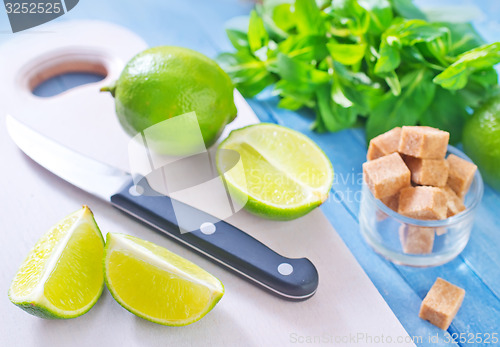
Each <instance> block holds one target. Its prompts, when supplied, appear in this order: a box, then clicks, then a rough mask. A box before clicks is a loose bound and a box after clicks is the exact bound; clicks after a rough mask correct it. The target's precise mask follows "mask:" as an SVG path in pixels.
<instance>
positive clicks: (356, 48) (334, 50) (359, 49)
mask: <svg viewBox="0 0 500 347" xmlns="http://www.w3.org/2000/svg"><path fill="white" fill-rule="evenodd" d="M326 46H327V47H328V51H329V52H330V55H331V56H332V58H333V59H334V60H335V61H338V62H339V63H341V64H344V65H354V64H357V63H359V62H360V61H361V60H362V59H363V57H364V56H365V52H366V43H359V44H344V43H336V42H329V43H327V44H326Z"/></svg>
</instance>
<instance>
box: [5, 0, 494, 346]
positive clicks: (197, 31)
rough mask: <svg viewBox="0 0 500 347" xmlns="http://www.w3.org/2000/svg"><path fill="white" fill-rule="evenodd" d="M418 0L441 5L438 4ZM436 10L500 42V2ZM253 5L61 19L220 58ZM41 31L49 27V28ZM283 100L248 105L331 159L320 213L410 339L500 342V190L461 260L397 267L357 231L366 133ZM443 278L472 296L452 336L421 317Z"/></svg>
mask: <svg viewBox="0 0 500 347" xmlns="http://www.w3.org/2000/svg"><path fill="white" fill-rule="evenodd" d="M417 2H418V3H421V4H422V5H424V6H436V4H434V3H435V1H434V2H433V1H428V0H421V1H417ZM438 5H439V6H446V5H454V6H457V5H460V6H462V9H463V10H462V11H458V12H457V13H460V16H461V17H465V18H473V19H475V24H476V27H477V28H478V29H479V31H480V32H481V33H482V34H483V35H484V36H485V38H486V39H487V40H488V41H500V22H499V18H500V1H498V0H490V1H486V0H484V1H472V0H471V1H466V0H464V1H451V0H450V1H440V2H439V4H438ZM252 6H253V3H252V2H250V1H249V0H217V1H204V0H189V1H187V0H186V1H174V0H170V1H163V2H160V1H153V0H142V1H140V2H139V1H138V2H124V1H118V0H107V1H97V0H82V1H80V3H79V4H78V6H77V7H76V8H75V9H73V10H72V11H71V12H70V13H68V14H67V15H65V16H64V17H62V18H60V19H58V20H69V19H101V20H106V21H110V22H114V23H117V24H119V25H122V26H125V27H128V28H129V29H131V30H132V31H134V32H136V33H137V34H139V35H140V36H142V37H143V38H144V39H145V40H146V41H147V42H148V44H149V45H151V46H155V45H165V44H168V45H179V46H185V47H189V48H192V49H195V50H198V51H200V52H202V53H204V54H206V55H208V56H211V57H214V56H215V55H216V54H217V52H220V51H223V50H229V49H231V47H230V45H229V42H228V40H227V39H226V36H225V32H224V23H225V22H226V21H227V20H229V19H230V18H232V17H234V16H238V15H246V14H248V13H249V11H250V9H251V8H252ZM463 6H466V7H465V8H464V7H463ZM38 30H43V26H42V27H40V28H38ZM9 31H10V27H9V25H8V22H7V16H6V15H5V13H4V12H3V11H0V43H1V42H2V41H4V40H8V39H10V38H12V34H11V33H9ZM18 35H22V34H18ZM86 81H87V82H88V81H92V77H91V78H90V79H89V78H88V77H87V78H85V77H82V76H80V77H78V78H75V76H71V75H69V76H63V77H59V78H57V79H54V80H52V81H51V82H50V83H47V84H46V85H45V86H44V87H43V88H41V89H40V90H39V91H38V92H39V93H40V94H41V95H43V94H44V93H45V94H54V93H56V92H58V91H62V90H65V89H68V88H70V87H72V86H74V85H75V84H81V83H82V82H86ZM277 101H278V100H277V99H276V98H274V97H272V96H270V94H269V93H265V92H264V93H262V94H261V95H259V96H258V97H257V98H255V99H251V100H248V102H249V103H250V105H251V106H252V108H253V109H254V110H255V112H256V114H257V115H258V117H259V118H260V119H261V121H263V122H272V123H277V124H281V125H285V126H288V127H291V128H293V129H296V130H298V131H300V132H302V133H304V134H306V135H307V136H309V137H310V138H312V139H313V140H314V141H316V143H318V144H319V145H320V146H321V148H322V149H323V150H324V151H325V153H327V155H328V156H329V157H330V159H331V161H332V163H333V166H334V169H335V173H336V176H337V178H338V179H336V180H335V182H334V185H333V188H332V192H331V197H330V199H329V200H328V201H327V202H326V203H325V204H324V205H323V206H322V207H321V208H322V210H323V212H324V213H325V214H326V216H327V217H328V219H329V220H330V222H331V223H332V225H333V226H334V228H335V229H336V230H337V232H338V233H339V234H340V236H341V237H342V239H343V240H344V242H345V243H346V244H347V246H348V247H349V248H350V250H351V252H352V253H353V254H354V256H355V257H356V259H357V260H358V262H359V263H360V264H361V266H362V267H363V269H364V270H365V271H366V273H367V274H368V276H369V277H370V278H371V280H372V281H373V283H374V284H375V286H376V287H377V288H378V290H379V291H380V293H381V294H382V296H383V297H384V298H385V300H386V301H387V303H388V304H389V306H390V307H391V309H392V310H393V311H394V313H395V314H396V316H397V317H398V319H399V320H400V321H401V323H402V324H403V326H404V327H405V328H406V330H407V331H408V333H409V335H411V336H425V337H427V336H429V335H436V334H437V335H438V336H439V337H440V339H441V343H438V344H432V343H429V341H428V340H427V339H424V341H423V343H422V345H433V346H435V345H439V344H442V343H443V341H444V340H446V339H450V334H451V337H454V338H455V340H456V342H457V343H456V344H458V345H481V343H478V342H477V341H476V340H475V338H476V337H477V336H481V335H482V336H483V337H484V336H486V335H485V334H495V333H496V334H497V337H498V338H500V336H498V335H500V228H499V225H500V213H498V212H500V193H498V192H495V191H494V190H492V189H491V188H490V187H488V186H486V187H485V193H484V198H483V201H482V203H481V206H480V207H479V210H478V213H477V217H476V223H475V226H474V230H473V232H472V236H471V239H470V242H469V244H468V245H467V247H466V248H465V250H464V251H463V252H462V254H461V255H460V256H458V257H457V258H456V259H455V260H453V261H451V262H450V263H448V264H446V265H443V266H439V267H435V268H427V269H416V268H408V267H403V266H397V265H394V264H392V263H390V262H388V261H386V260H384V259H382V258H381V257H379V256H378V255H376V254H375V253H374V252H373V251H372V250H371V249H370V248H369V247H368V246H367V245H366V243H365V242H364V241H363V239H362V238H361V235H360V233H359V221H358V212H359V203H358V201H359V198H358V197H359V195H358V194H359V193H357V192H359V190H360V185H359V182H360V179H359V178H360V175H361V165H362V163H363V162H364V161H365V156H366V144H365V140H364V134H363V131H362V130H360V129H356V130H346V131H342V132H338V133H333V134H332V133H330V134H317V133H314V132H312V131H311V130H310V124H311V121H312V119H313V117H314V115H313V114H312V113H311V112H308V111H301V112H291V111H287V110H282V109H278V108H277ZM438 276H439V277H443V278H445V279H447V280H448V281H450V282H452V283H455V284H457V285H459V286H461V287H463V288H465V290H466V292H467V294H466V298H465V301H464V303H463V305H462V308H461V309H460V311H459V313H458V315H457V317H456V318H455V320H454V321H453V323H452V324H451V326H450V328H449V330H448V333H449V334H447V333H446V332H442V331H440V330H439V329H437V328H435V327H433V326H432V325H430V324H429V323H427V322H425V321H423V320H421V319H419V318H418V316H417V313H418V310H419V306H420V303H421V300H422V298H423V297H424V296H425V294H426V293H427V291H428V289H429V288H430V286H431V285H432V283H433V282H434V280H435V279H436V277H438ZM460 334H462V335H460ZM471 337H474V338H471ZM464 338H465V339H464ZM490 342H491V340H490ZM452 344H454V343H452ZM491 345H494V344H491ZM498 345H500V343H499V344H498Z"/></svg>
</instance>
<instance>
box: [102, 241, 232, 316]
mask: <svg viewBox="0 0 500 347" xmlns="http://www.w3.org/2000/svg"><path fill="white" fill-rule="evenodd" d="M104 276H105V281H106V285H107V287H108V289H109V291H110V292H111V295H113V297H114V298H115V300H116V301H118V303H119V304H120V305H122V306H123V307H124V308H125V309H127V310H128V311H130V312H132V313H133V314H135V315H137V316H139V317H142V318H144V319H147V320H149V321H151V322H154V323H159V324H164V325H174V326H180V325H188V324H191V323H193V322H196V321H197V320H199V319H201V318H202V317H203V316H204V315H206V314H207V313H208V312H209V311H210V310H211V309H212V308H213V307H214V306H215V304H217V302H219V300H220V299H221V298H222V295H223V294H224V286H223V285H222V283H221V282H220V281H219V280H218V279H217V278H215V277H214V276H212V275H211V274H209V273H208V272H206V271H205V270H203V269H202V268H200V267H198V266H197V265H195V264H193V263H191V262H190V261H188V260H186V259H184V258H182V257H180V256H178V255H176V254H174V253H172V252H170V251H169V250H167V249H165V248H163V247H160V246H157V245H155V244H154V243H151V242H148V241H144V240H141V239H139V238H137V237H133V236H128V235H123V234H114V233H108V235H107V236H106V248H105V255H104Z"/></svg>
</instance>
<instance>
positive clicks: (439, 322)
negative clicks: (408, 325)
mask: <svg viewBox="0 0 500 347" xmlns="http://www.w3.org/2000/svg"><path fill="white" fill-rule="evenodd" d="M464 296H465V290H464V289H462V288H460V287H457V286H456V285H454V284H451V283H450V282H447V281H445V280H443V279H442V278H439V277H438V279H437V280H436V282H434V284H433V285H432V288H431V289H430V290H429V292H428V293H427V295H426V296H425V298H424V300H423V301H422V305H421V306H420V313H419V314H418V316H419V317H420V318H422V319H425V320H428V321H429V322H431V323H432V324H434V325H435V326H437V327H438V328H441V329H443V330H447V329H448V327H449V326H450V324H451V321H452V320H453V318H455V315H456V314H457V312H458V310H459V309H460V306H461V305H462V301H463V300H464Z"/></svg>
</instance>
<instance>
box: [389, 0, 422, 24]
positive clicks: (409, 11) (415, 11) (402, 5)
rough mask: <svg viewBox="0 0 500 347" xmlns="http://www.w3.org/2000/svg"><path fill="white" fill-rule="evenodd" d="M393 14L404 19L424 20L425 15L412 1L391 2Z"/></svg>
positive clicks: (396, 0) (395, 0)
mask: <svg viewBox="0 0 500 347" xmlns="http://www.w3.org/2000/svg"><path fill="white" fill-rule="evenodd" d="M391 3H392V6H393V7H394V10H395V12H396V13H397V14H398V15H400V16H401V17H404V18H406V19H424V20H425V19H426V18H425V14H424V13H423V12H422V11H420V9H419V8H418V7H417V6H415V5H414V4H413V0H391Z"/></svg>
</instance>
